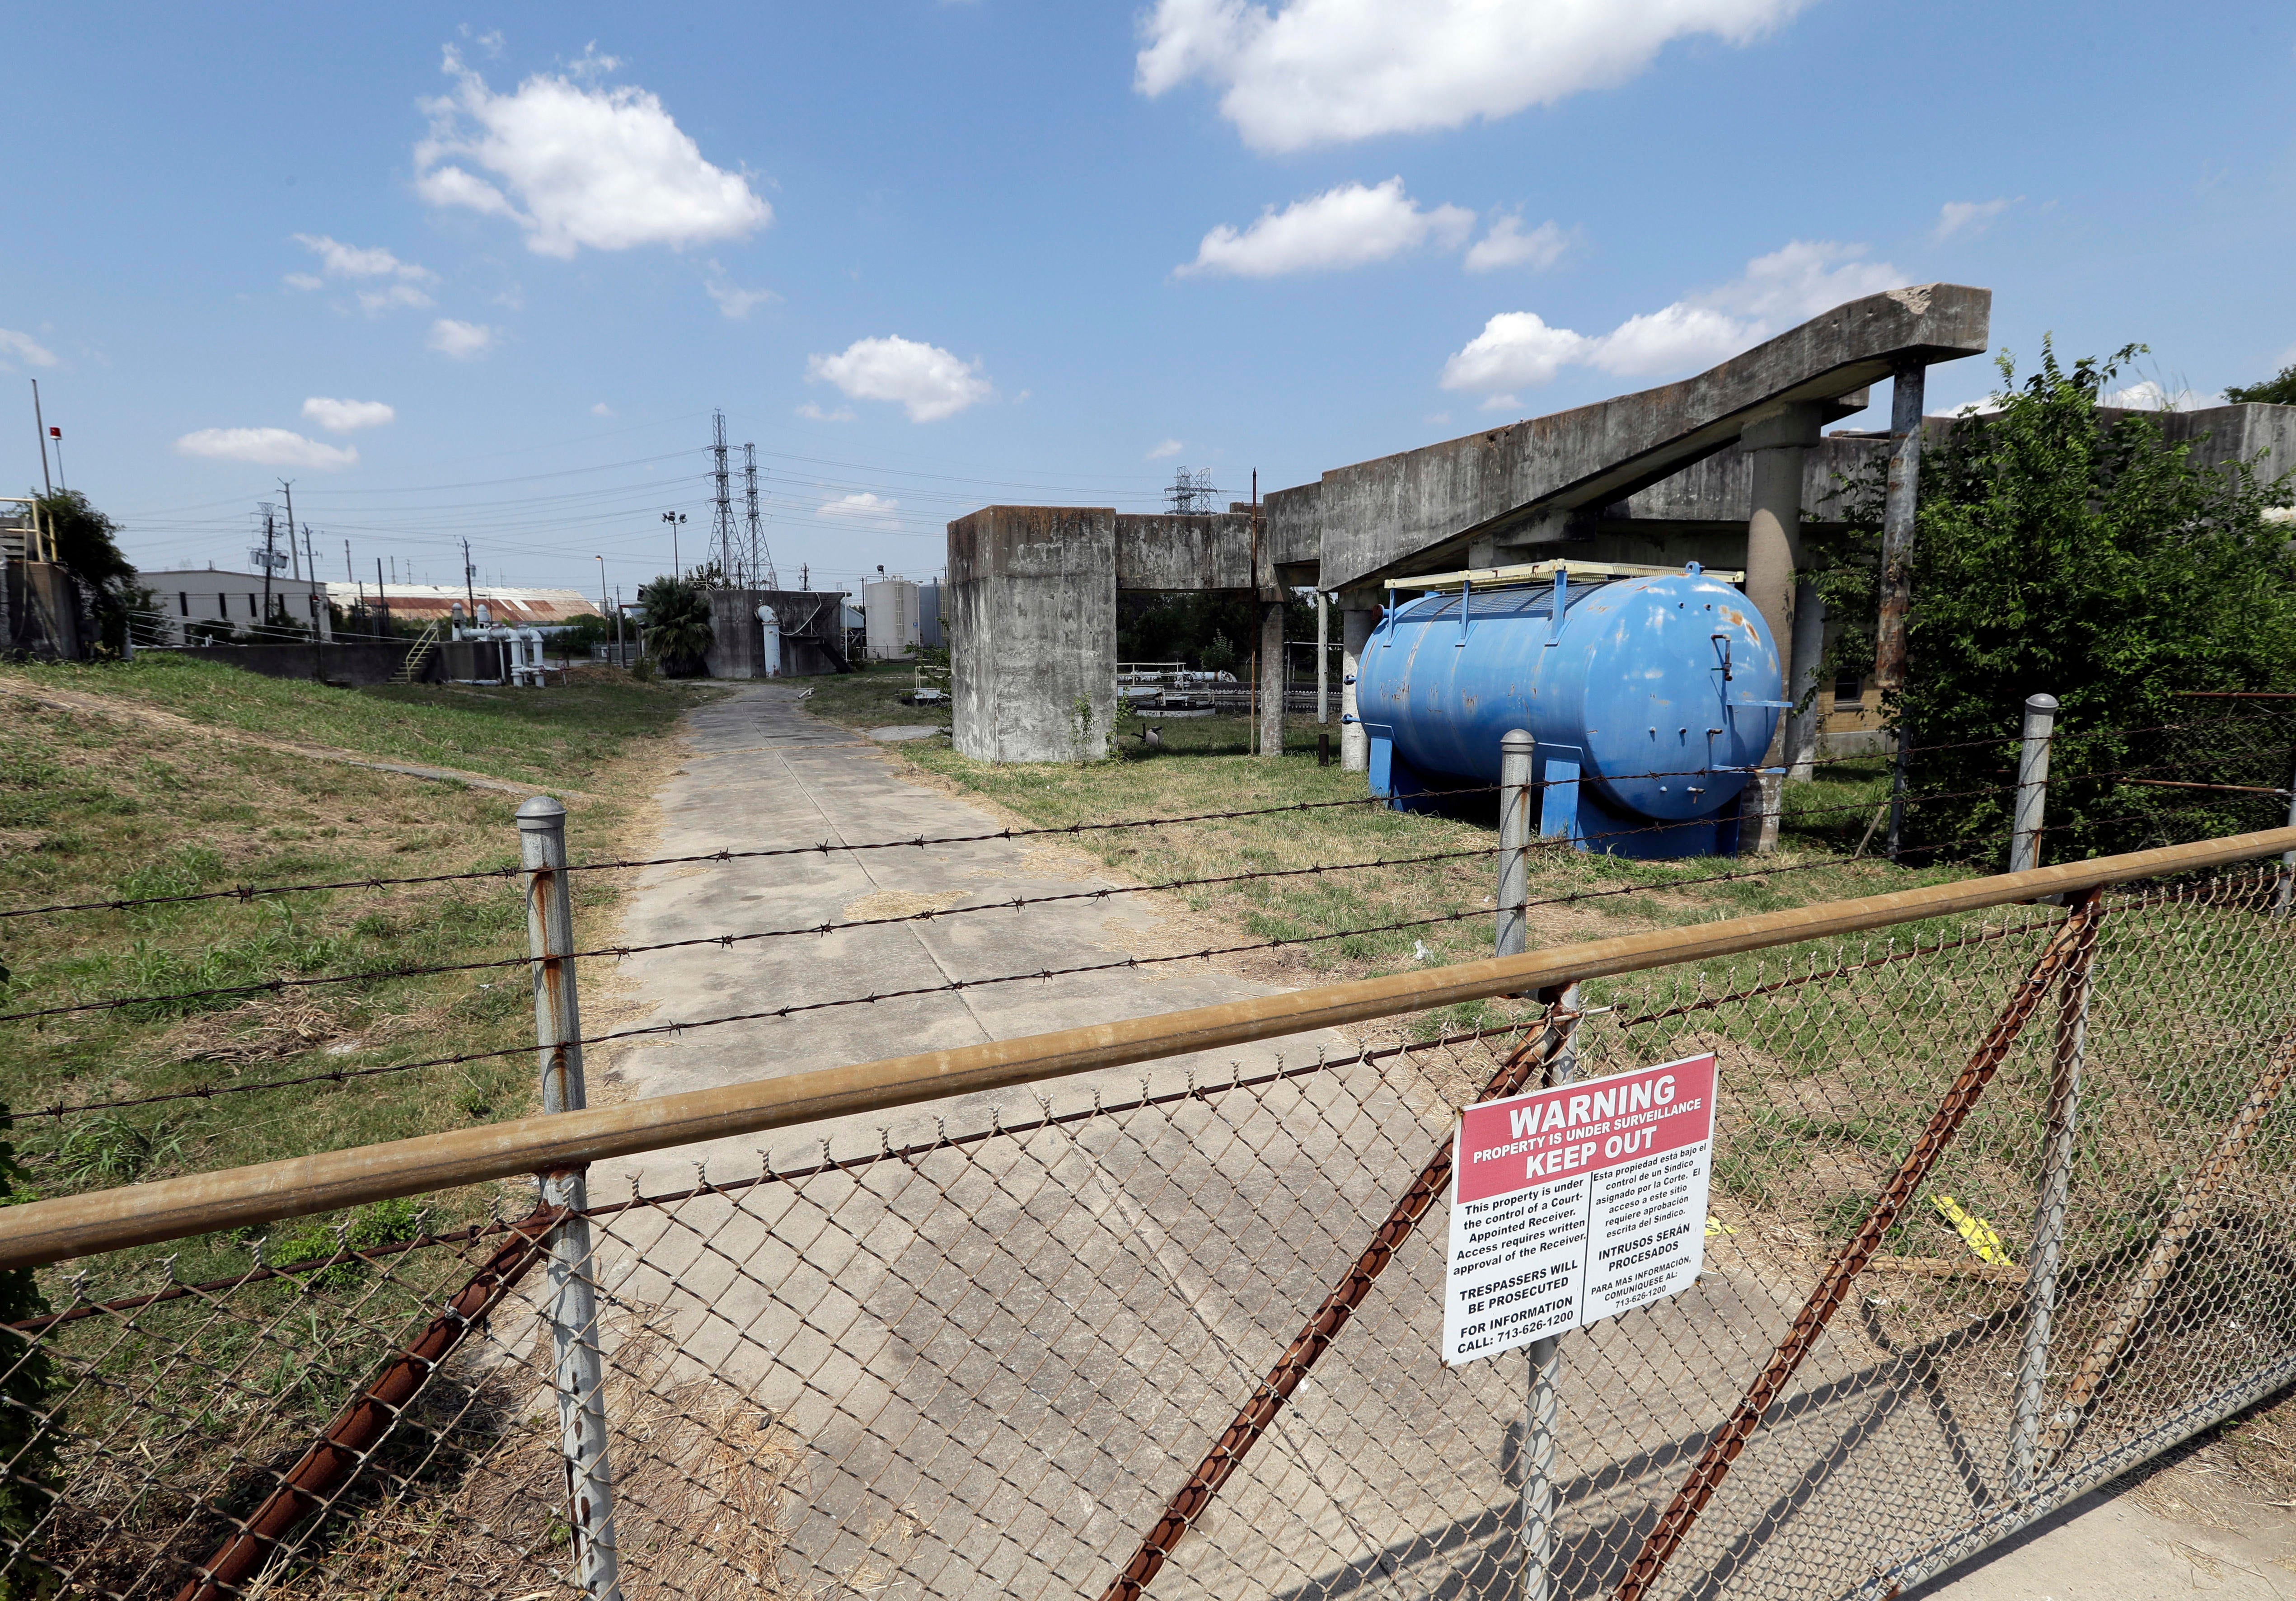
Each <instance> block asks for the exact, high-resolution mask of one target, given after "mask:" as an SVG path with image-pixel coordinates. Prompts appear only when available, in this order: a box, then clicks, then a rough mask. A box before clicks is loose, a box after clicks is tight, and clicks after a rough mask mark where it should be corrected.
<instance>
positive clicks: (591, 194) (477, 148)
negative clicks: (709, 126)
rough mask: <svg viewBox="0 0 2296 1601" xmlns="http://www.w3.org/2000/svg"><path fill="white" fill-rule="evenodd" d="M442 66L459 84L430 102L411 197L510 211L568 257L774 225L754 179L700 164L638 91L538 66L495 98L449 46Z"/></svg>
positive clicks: (606, 60)
mask: <svg viewBox="0 0 2296 1601" xmlns="http://www.w3.org/2000/svg"><path fill="white" fill-rule="evenodd" d="M613 64H614V63H613V62H612V58H611V57H605V56H598V55H595V54H593V53H586V54H585V56H584V58H583V61H582V62H578V63H577V67H578V70H579V71H580V73H581V75H582V76H584V77H594V76H595V74H596V73H597V72H601V71H605V70H611V67H612V65H613ZM446 70H447V74H448V75H449V76H450V77H452V78H455V91H454V93H453V94H448V95H445V96H442V97H440V98H439V99H437V100H433V101H430V102H428V103H426V104H425V106H424V108H423V109H424V110H425V111H428V112H429V113H430V135H429V137H427V138H425V139H423V140H422V142H421V143H419V144H416V145H415V147H414V174H415V177H414V188H415V193H418V194H420V195H421V196H422V198H423V199H424V200H426V201H430V203H431V204H432V205H434V206H461V207H463V208H466V209H470V210H473V211H477V212H480V213H481V214H482V215H496V216H503V217H507V218H511V219H512V221H514V222H516V223H517V224H518V225H519V226H521V228H523V229H525V230H526V243H527V248H528V249H529V250H534V251H536V252H537V253H538V254H541V255H545V256H560V257H570V256H572V255H574V254H575V253H576V252H577V251H578V250H580V249H581V248H582V247H583V246H585V245H587V246H589V247H590V248H591V249H592V250H627V249H629V248H630V247H632V246H634V245H641V244H667V245H670V246H672V247H683V246H685V245H689V244H700V243H703V242H708V241H709V240H713V239H739V238H742V237H743V236H744V235H746V234H750V233H753V232H755V231H756V230H757V229H758V228H762V227H764V226H766V225H767V224H768V223H770V222H771V221H773V217H774V212H773V208H772V207H771V206H768V205H767V203H766V202H765V201H762V200H760V199H758V196H757V194H756V193H755V192H754V191H752V190H751V189H750V185H749V180H748V179H747V178H746V177H742V176H741V175H740V174H738V173H732V172H726V171H725V170H723V169H722V168H717V167H713V166H711V165H710V164H709V162H708V161H705V160H702V159H701V147H700V146H699V145H697V144H694V142H693V139H692V138H691V137H689V136H688V135H686V134H685V132H684V131H683V130H682V129H680V128H679V127H678V126H677V124H676V122H675V121H674V120H673V119H671V117H670V115H669V113H668V111H665V110H663V109H662V103H661V102H660V100H659V99H658V98H656V97H655V96H654V95H652V94H648V93H647V92H646V91H644V90H643V89H638V88H633V87H629V86H624V87H621V88H616V89H603V88H592V87H585V86H582V85H579V84H577V83H575V82H574V81H573V80H572V79H570V78H563V77H552V76H546V75H545V74H541V73H537V74H536V75H535V76H534V77H532V78H528V79H527V80H526V81H525V82H524V83H522V84H521V85H519V86H518V87H517V89H516V90H514V91H512V93H509V94H496V93H495V92H494V91H492V90H491V89H489V88H488V87H487V86H486V82H485V80H484V79H483V78H480V76H479V75H478V74H477V73H476V72H473V71H471V70H469V69H468V68H467V67H465V66H464V65H463V62H462V58H461V57H460V56H459V55H457V54H456V53H455V51H454V50H453V49H452V48H449V49H448V50H447V56H446ZM461 162H467V163H469V166H467V167H466V166H463V165H459V164H458V163H461ZM473 167H474V168H479V169H480V171H482V172H485V173H489V174H491V175H493V179H494V181H492V182H490V181H488V179H487V178H485V177H480V176H478V174H477V173H474V172H473V171H471V168H473Z"/></svg>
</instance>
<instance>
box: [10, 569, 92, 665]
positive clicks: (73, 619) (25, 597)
mask: <svg viewBox="0 0 2296 1601" xmlns="http://www.w3.org/2000/svg"><path fill="white" fill-rule="evenodd" d="M0 567H4V568H5V570H6V571H5V572H4V574H0V580H4V582H0V596H4V604H5V607H6V612H7V615H6V618H5V621H6V623H7V628H6V633H5V636H4V640H0V645H4V648H5V649H7V650H9V651H17V652H21V653H24V654H25V655H28V656H33V657H37V658H40V659H42V660H47V661H54V660H61V661H78V660H80V659H82V658H83V657H85V656H86V655H87V653H89V651H90V650H92V649H93V648H94V644H95V638H94V630H93V629H92V628H90V627H88V626H87V625H88V623H89V619H88V618H87V617H86V614H85V612H84V611H83V609H82V607H81V605H80V603H79V586H78V585H77V584H75V583H74V582H73V581H72V576H71V574H70V573H69V572H67V571H64V570H63V569H62V568H61V567H59V566H57V565H56V564H55V563H54V562H0Z"/></svg>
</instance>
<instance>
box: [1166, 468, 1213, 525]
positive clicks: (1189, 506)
mask: <svg viewBox="0 0 2296 1601" xmlns="http://www.w3.org/2000/svg"><path fill="white" fill-rule="evenodd" d="M1164 509H1165V510H1166V511H1168V512H1173V513H1178V514H1179V515H1182V516H1189V515H1193V514H1194V513H1200V512H1216V511H1218V510H1219V491H1218V489H1214V488H1213V487H1212V473H1211V469H1210V468H1209V467H1207V468H1205V469H1203V471H1201V472H1189V471H1188V470H1187V469H1186V468H1185V467H1183V468H1181V469H1180V470H1179V471H1178V472H1175V473H1174V474H1172V481H1171V483H1170V485H1169V487H1168V488H1167V489H1165V490H1164Z"/></svg>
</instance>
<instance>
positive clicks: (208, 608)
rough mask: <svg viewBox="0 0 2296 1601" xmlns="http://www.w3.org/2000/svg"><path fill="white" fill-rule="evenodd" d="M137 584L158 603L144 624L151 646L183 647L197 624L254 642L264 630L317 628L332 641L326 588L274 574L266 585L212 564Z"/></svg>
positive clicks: (141, 578) (169, 571)
mask: <svg viewBox="0 0 2296 1601" xmlns="http://www.w3.org/2000/svg"><path fill="white" fill-rule="evenodd" d="M258 554H260V553H258ZM135 581H136V582H137V583H138V584H140V585H142V586H143V587H144V588H146V589H149V590H151V591H152V593H153V594H154V595H157V596H158V597H159V604H158V605H157V607H155V608H154V612H153V615H152V617H151V618H149V619H148V622H149V625H150V628H151V630H152V633H153V634H155V635H158V636H160V637H158V638H156V639H152V640H151V641H149V643H152V644H159V645H187V644H189V643H191V632H192V628H193V626H194V625H195V624H200V623H207V624H211V625H213V628H218V629H222V630H225V631H226V632H228V633H231V634H238V635H243V636H255V637H258V638H260V637H263V636H265V630H266V625H267V626H268V627H269V628H279V627H281V626H284V627H285V628H291V629H297V630H305V631H307V630H308V629H311V628H317V629H318V632H319V637H320V638H322V639H332V638H333V637H334V636H335V632H334V624H333V623H332V620H330V619H329V618H328V615H327V609H328V604H329V602H330V600H331V599H332V596H331V595H330V593H329V590H330V586H328V585H326V584H323V583H316V584H315V583H313V582H312V581H311V580H310V579H300V578H283V577H281V576H280V575H279V574H277V573H273V574H272V575H271V576H270V577H269V578H267V579H266V577H265V576H264V575H263V574H261V573H259V572H236V571H232V570H231V569H229V568H225V567H217V566H216V565H215V564H214V563H212V562H210V563H209V564H208V565H207V566H205V567H176V568H164V569H151V570H145V571H139V572H138V573H137V574H136V575H135ZM334 587H340V586H339V585H338V586H334ZM266 593H267V594H268V595H269V596H270V603H271V615H270V617H269V618H268V619H266V617H265V616H264V612H263V607H264V596H265V595H266ZM335 603H336V604H340V602H335ZM140 628H141V625H139V632H138V634H137V637H138V638H139V639H140V638H143V633H142V632H141V631H140Z"/></svg>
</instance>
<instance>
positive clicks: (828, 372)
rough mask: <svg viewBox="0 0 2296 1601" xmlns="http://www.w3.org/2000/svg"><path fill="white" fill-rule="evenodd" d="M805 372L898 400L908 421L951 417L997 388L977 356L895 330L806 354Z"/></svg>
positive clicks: (856, 391) (859, 392)
mask: <svg viewBox="0 0 2296 1601" xmlns="http://www.w3.org/2000/svg"><path fill="white" fill-rule="evenodd" d="M805 375H806V377H807V378H808V380H810V379H818V378H825V379H827V380H828V381H829V382H832V383H833V384H835V385H836V386H837V387H838V388H839V389H840V390H843V391H844V392H845V393H846V394H847V395H849V396H850V397H851V398H854V399H856V400H898V402H900V403H901V405H903V406H906V407H907V408H908V413H909V421H910V422H912V423H933V422H938V421H939V419H941V418H943V417H953V416H955V415H956V414H957V413H958V412H961V411H963V410H964V408H965V407H966V406H972V405H974V404H975V403H977V402H979V401H981V400H986V399H987V398H988V397H989V396H990V395H992V394H994V393H996V391H995V390H992V389H991V388H990V387H989V385H988V379H986V378H984V377H982V376H981V375H980V364H979V363H978V362H967V361H960V360H959V359H957V357H955V356H952V355H950V354H949V353H948V352H947V350H944V349H941V348H940V347H939V346H938V345H925V344H919V343H917V342H916V341H914V340H906V339H902V338H899V337H898V335H897V336H894V337H891V338H887V339H857V340H855V341H853V342H852V343H851V344H849V345H848V346H846V347H845V349H843V350H842V351H840V353H838V354H837V355H835V356H812V357H807V358H806V364H805Z"/></svg>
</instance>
